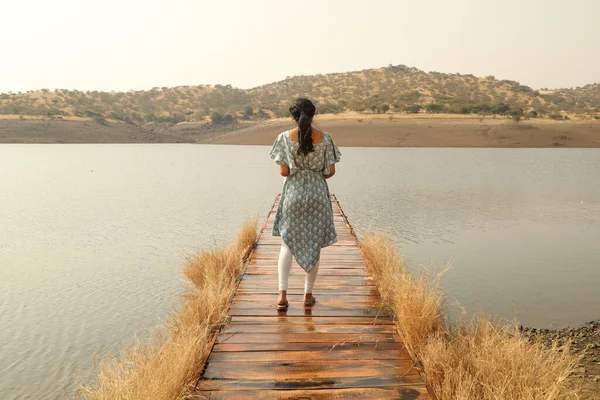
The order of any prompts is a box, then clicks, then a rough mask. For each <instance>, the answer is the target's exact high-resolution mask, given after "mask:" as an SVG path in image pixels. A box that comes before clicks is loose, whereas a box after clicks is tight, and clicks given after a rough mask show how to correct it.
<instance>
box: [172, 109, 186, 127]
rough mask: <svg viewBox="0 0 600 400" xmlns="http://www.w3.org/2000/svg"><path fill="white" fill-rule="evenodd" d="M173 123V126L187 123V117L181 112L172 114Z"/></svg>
mask: <svg viewBox="0 0 600 400" xmlns="http://www.w3.org/2000/svg"><path fill="white" fill-rule="evenodd" d="M171 122H172V123H173V124H179V123H181V122H185V115H183V114H182V113H180V112H173V113H171Z"/></svg>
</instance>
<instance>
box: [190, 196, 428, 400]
mask: <svg viewBox="0 0 600 400" xmlns="http://www.w3.org/2000/svg"><path fill="white" fill-rule="evenodd" d="M332 204H333V207H334V223H335V226H336V230H337V232H338V238H339V242H338V243H336V244H335V245H333V246H330V247H328V248H325V249H323V251H322V253H321V265H320V269H319V276H318V278H317V282H316V285H315V290H314V294H315V296H316V297H317V303H316V304H315V305H314V306H313V307H310V308H308V307H305V306H304V304H303V303H302V292H303V290H304V271H302V270H301V269H300V267H298V266H297V265H295V263H294V265H293V266H292V273H291V276H290V282H289V291H288V300H289V302H290V307H289V309H288V311H287V312H278V311H277V310H276V307H275V303H276V300H277V259H278V256H279V247H280V244H281V241H280V240H281V239H280V238H278V237H273V236H272V227H273V218H274V215H275V211H276V207H277V202H276V203H275V204H274V206H273V208H272V209H271V211H270V213H269V216H268V218H267V221H266V222H265V226H264V228H263V230H262V231H261V235H260V237H259V242H258V244H257V246H256V248H255V249H254V251H253V252H252V254H251V256H250V260H249V262H248V264H247V269H246V273H245V275H244V276H243V277H242V279H241V281H240V283H239V287H238V289H237V291H236V294H235V296H234V298H233V299H232V302H231V305H230V309H229V312H228V315H229V320H228V323H227V324H226V325H225V326H224V327H223V328H222V329H221V331H220V332H219V334H218V335H217V337H216V340H215V344H214V346H213V348H212V352H211V354H210V356H209V358H208V361H207V363H206V367H205V369H204V372H203V374H202V377H201V378H200V380H199V381H198V384H197V386H196V392H195V397H194V398H197V399H202V398H204V399H215V400H216V399H242V400H243V399H328V400H329V399H423V400H424V399H431V397H430V396H429V394H428V392H427V389H426V386H425V384H424V383H423V381H422V379H421V377H420V375H419V373H418V371H417V370H416V369H415V368H414V365H413V362H412V360H411V359H410V357H409V355H408V352H407V351H406V349H405V348H404V345H403V344H402V342H401V340H400V338H399V336H398V334H397V333H396V330H395V327H394V325H393V318H392V316H391V315H390V314H389V311H388V310H386V309H385V308H383V307H382V306H381V301H380V298H379V295H378V293H377V289H376V287H375V284H374V282H373V281H372V280H371V279H370V277H369V276H368V273H367V271H366V269H365V266H364V263H363V261H362V258H361V255H360V252H359V250H358V246H357V242H356V238H355V237H354V235H353V232H352V229H351V227H350V225H349V224H348V222H347V220H346V218H345V216H344V214H343V212H342V210H341V208H340V207H339V204H338V203H337V201H336V200H335V198H332Z"/></svg>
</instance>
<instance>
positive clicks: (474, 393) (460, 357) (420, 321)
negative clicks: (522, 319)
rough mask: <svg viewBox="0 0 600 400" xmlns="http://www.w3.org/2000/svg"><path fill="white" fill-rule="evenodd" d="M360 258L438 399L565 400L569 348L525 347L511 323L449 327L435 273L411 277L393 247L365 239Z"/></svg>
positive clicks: (481, 321)
mask: <svg viewBox="0 0 600 400" xmlns="http://www.w3.org/2000/svg"><path fill="white" fill-rule="evenodd" d="M361 253H362V255H363V258H364V259H365V261H366V263H367V265H368V267H369V269H370V272H371V273H372V274H373V276H374V278H375V281H376V283H377V286H378V289H379V291H380V293H381V297H382V300H383V301H384V303H385V304H386V305H387V306H389V307H390V308H391V310H392V311H393V312H394V315H395V316H396V318H397V321H396V326H397V329H398V332H399V334H400V336H401V337H402V339H403V341H404V342H405V345H406V347H407V349H408V351H409V352H410V354H411V356H412V357H413V359H414V360H415V361H417V362H419V363H420V364H421V365H422V367H423V369H424V371H425V375H426V379H427V383H428V384H429V385H430V387H431V388H432V389H433V391H434V393H435V395H436V397H437V398H438V400H475V399H476V400H498V399H502V400H537V399H544V400H571V399H579V398H580V397H579V395H578V388H577V387H576V386H575V385H573V384H567V378H568V377H569V376H570V375H571V373H572V371H573V370H574V369H575V367H576V366H577V363H578V361H579V357H578V356H576V355H574V354H573V353H572V352H571V349H570V345H569V343H567V344H565V345H562V346H559V345H558V343H557V342H555V343H554V344H553V345H552V346H551V347H550V348H548V347H545V346H544V345H543V344H542V343H540V342H531V341H530V340H529V339H528V338H526V337H525V336H524V335H522V334H521V333H520V331H519V330H518V329H516V325H514V326H513V325H509V324H504V325H503V324H500V323H499V322H498V321H495V320H493V319H492V318H491V317H489V316H484V315H477V316H475V317H473V318H472V319H463V320H461V321H459V322H457V323H454V324H451V323H450V322H448V320H447V318H446V317H445V316H444V313H443V306H444V300H445V296H444V295H443V294H442V292H441V291H440V289H439V281H440V277H441V275H437V276H431V275H428V274H424V273H422V274H420V275H419V276H417V277H413V276H411V274H409V273H408V272H407V270H406V269H405V267H404V261H403V259H402V258H401V257H400V256H399V254H398V252H397V251H396V250H395V248H394V246H393V244H392V243H391V242H390V240H389V239H387V238H386V237H385V236H383V235H373V234H369V233H367V234H366V235H365V237H364V239H363V240H362V241H361Z"/></svg>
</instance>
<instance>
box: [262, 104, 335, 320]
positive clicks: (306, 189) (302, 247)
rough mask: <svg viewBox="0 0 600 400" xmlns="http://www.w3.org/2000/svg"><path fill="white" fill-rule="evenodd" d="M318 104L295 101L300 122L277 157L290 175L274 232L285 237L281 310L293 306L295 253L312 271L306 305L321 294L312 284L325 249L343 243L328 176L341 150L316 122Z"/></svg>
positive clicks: (283, 137) (282, 137) (278, 146)
mask: <svg viewBox="0 0 600 400" xmlns="http://www.w3.org/2000/svg"><path fill="white" fill-rule="evenodd" d="M315 111H316V109H315V106H314V105H313V103H312V102H311V101H310V100H308V99H304V98H299V99H296V100H295V101H294V104H293V105H292V106H291V107H290V113H291V114H292V117H293V118H294V120H295V121H296V123H297V125H298V127H297V128H295V129H292V130H289V131H285V132H283V133H281V134H279V136H277V139H276V140H275V143H274V144H273V148H272V149H271V158H272V159H274V160H275V162H276V163H277V164H279V171H280V173H281V175H282V176H284V177H285V181H284V184H283V189H282V192H281V197H280V200H279V206H278V207H277V213H276V214H275V222H274V226H273V236H281V238H282V243H281V251H280V253H279V264H278V273H279V298H278V300H277V309H278V310H280V311H285V310H287V308H288V300H287V289H288V278H289V273H290V269H291V267H292V255H293V256H294V258H295V259H296V262H297V263H298V265H300V267H302V269H304V270H305V271H306V279H305V285H304V305H305V306H308V307H310V306H312V305H313V304H314V303H315V301H316V299H315V297H314V296H313V295H312V289H313V286H314V284H315V280H316V279H317V273H318V271H319V260H320V257H321V248H323V247H327V246H330V245H332V244H333V243H335V242H337V235H336V232H335V227H334V225H333V210H332V207H331V199H330V196H329V187H328V186H327V182H325V179H329V178H331V177H332V176H333V175H334V174H335V163H337V162H338V161H340V156H341V154H340V151H339V150H338V148H337V146H336V145H335V143H334V142H333V140H332V139H331V137H330V136H329V135H328V134H327V133H326V132H321V131H320V130H318V129H314V128H313V127H312V120H313V117H314V115H315Z"/></svg>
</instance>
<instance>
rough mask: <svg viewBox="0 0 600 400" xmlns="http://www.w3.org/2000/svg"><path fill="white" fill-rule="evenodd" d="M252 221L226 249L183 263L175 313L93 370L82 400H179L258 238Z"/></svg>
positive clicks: (193, 376) (80, 392) (197, 371)
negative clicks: (183, 286) (183, 282)
mask: <svg viewBox="0 0 600 400" xmlns="http://www.w3.org/2000/svg"><path fill="white" fill-rule="evenodd" d="M257 222H258V220H257V219H256V218H255V219H252V220H249V221H246V222H245V223H244V225H243V226H242V229H241V231H240V233H239V234H238V237H237V240H236V241H235V242H233V243H231V244H230V245H228V246H226V247H223V248H220V249H213V250H206V251H202V252H200V253H198V254H196V255H194V256H191V257H189V258H188V261H187V264H186V266H185V267H184V270H183V273H184V274H185V276H186V277H187V278H188V279H189V281H190V282H191V284H190V285H189V288H188V290H187V292H186V293H185V294H184V295H183V301H182V305H181V307H180V309H179V312H178V313H177V314H176V315H174V316H171V317H170V318H169V319H168V320H167V322H166V327H164V328H163V329H161V330H160V331H159V332H158V333H157V336H156V339H155V340H153V341H152V342H151V343H138V344H137V345H135V346H132V347H130V348H128V349H125V350H123V351H121V354H120V356H119V357H111V358H110V359H108V360H104V361H101V362H100V363H99V365H98V376H97V380H96V382H95V383H93V384H89V385H82V386H80V387H79V388H78V389H77V394H78V397H79V398H81V399H86V400H109V399H110V400H142V399H143V400H147V399H153V400H177V399H184V398H185V397H186V395H187V394H188V393H189V391H190V390H191V389H192V388H193V385H194V383H195V381H196V380H197V379H198V377H199V375H200V372H201V368H202V367H203V365H204V361H205V359H206V356H207V355H208V353H209V352H210V346H211V344H212V343H211V341H212V337H213V334H214V332H215V330H216V329H217V328H218V326H219V325H220V324H221V323H222V322H223V319H224V317H225V313H226V311H227V305H228V302H229V301H230V299H231V296H232V294H233V292H234V291H235V288H236V282H237V280H238V279H239V277H240V275H241V273H242V272H243V268H244V259H245V258H246V257H247V254H248V251H249V249H251V247H252V246H253V244H254V243H255V242H256V239H257Z"/></svg>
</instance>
